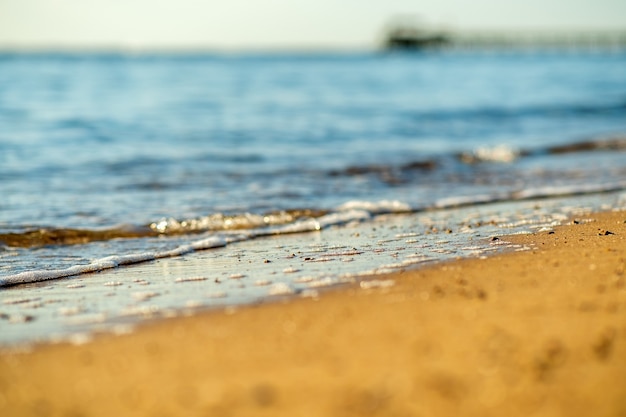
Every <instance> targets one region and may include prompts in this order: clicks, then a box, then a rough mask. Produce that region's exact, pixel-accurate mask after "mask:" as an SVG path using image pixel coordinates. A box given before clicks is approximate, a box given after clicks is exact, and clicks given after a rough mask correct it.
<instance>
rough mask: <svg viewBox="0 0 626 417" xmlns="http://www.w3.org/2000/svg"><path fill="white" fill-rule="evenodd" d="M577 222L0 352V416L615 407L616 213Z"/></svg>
mask: <svg viewBox="0 0 626 417" xmlns="http://www.w3.org/2000/svg"><path fill="white" fill-rule="evenodd" d="M585 218H587V219H588V218H593V219H594V221H592V222H579V223H580V224H572V225H568V226H564V227H559V228H557V229H556V231H555V232H554V233H553V234H548V233H542V234H537V235H529V236H518V237H515V238H514V239H513V238H507V240H515V241H517V242H519V243H521V244H525V245H533V246H532V247H533V249H534V250H528V251H520V252H514V253H510V254H505V255H498V256H495V257H493V258H490V259H487V260H479V259H475V260H464V261H457V262H452V263H447V264H443V265H437V266H434V267H432V268H429V269H422V270H416V271H409V272H403V273H399V274H395V275H389V276H385V277H377V278H376V279H378V280H393V281H394V282H395V285H393V286H391V287H387V288H374V289H362V288H351V289H347V290H339V291H333V292H330V293H326V294H323V295H322V296H321V297H320V298H319V299H317V300H313V299H297V300H291V301H287V302H279V303H275V304H268V305H261V306H256V307H246V308H241V309H239V310H237V311H236V312H235V313H234V314H232V313H226V312H208V313H205V314H200V315H197V316H194V317H187V318H176V319H171V320H166V321H161V322H158V323H153V324H149V325H145V326H143V327H141V328H140V329H138V330H137V331H136V332H134V333H132V334H129V335H123V336H113V335H105V336H100V337H98V338H96V340H95V341H94V342H91V343H87V344H85V345H80V346H74V345H69V344H60V345H47V346H38V347H36V348H35V349H34V350H33V351H32V352H29V353H15V352H9V351H5V352H3V353H1V354H0V416H31V415H32V416H47V415H50V416H107V417H112V416H122V415H129V416H155V417H156V416H481V417H482V416H494V417H495V416H497V417H504V416H626V276H625V273H624V271H625V269H626V240H625V237H626V224H625V223H624V222H625V221H626V213H625V212H619V213H605V214H598V215H592V216H586V217H585ZM581 220H582V219H581Z"/></svg>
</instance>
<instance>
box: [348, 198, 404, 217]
mask: <svg viewBox="0 0 626 417" xmlns="http://www.w3.org/2000/svg"><path fill="white" fill-rule="evenodd" d="M338 210H339V211H347V210H359V211H366V212H369V213H371V214H383V213H403V212H408V211H412V207H411V206H410V205H409V204H407V203H405V202H402V201H398V200H381V201H348V202H347V203H344V204H342V205H340V206H339V207H338Z"/></svg>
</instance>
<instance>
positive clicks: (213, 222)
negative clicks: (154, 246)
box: [150, 209, 327, 234]
mask: <svg viewBox="0 0 626 417" xmlns="http://www.w3.org/2000/svg"><path fill="white" fill-rule="evenodd" d="M325 214H327V212H326V211H325V210H316V209H292V210H281V211H274V212H269V213H265V214H254V213H243V214H232V215H227V214H223V213H215V214H211V215H209V216H204V217H198V218H193V219H186V220H177V219H173V218H168V219H163V220H160V221H158V222H155V223H152V224H150V229H151V230H153V231H155V232H157V233H159V234H183V233H199V232H207V231H222V230H247V229H256V228H260V227H267V226H275V225H282V224H288V223H292V222H294V221H296V220H299V219H303V218H317V217H320V216H323V215H325Z"/></svg>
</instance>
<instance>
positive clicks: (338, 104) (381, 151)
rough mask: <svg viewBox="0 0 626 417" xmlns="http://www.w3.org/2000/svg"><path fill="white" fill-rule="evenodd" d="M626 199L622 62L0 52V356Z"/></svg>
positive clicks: (545, 55) (445, 254)
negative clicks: (6, 347)
mask: <svg viewBox="0 0 626 417" xmlns="http://www.w3.org/2000/svg"><path fill="white" fill-rule="evenodd" d="M625 191H626V51H620V50H610V51H602V50H596V51H580V50H578V51H572V50H569V51H559V50H529V49H525V50H500V51H498V50H474V51H472V50H461V51H459V50H442V51H431V52H422V53H385V52H372V53H353V54H350V53H319V54H312V53H311V54H295V53H289V54H287V53H285V54H278V53H276V54H182V53H181V54H147V53H143V54H115V53H111V54H104V53H99V54H96V53H94V54H89V53H65V54H61V53H38V54H35V53H33V54H20V53H5V54H0V345H1V344H11V343H17V342H24V341H39V340H52V339H54V338H55V337H59V338H62V337H65V336H67V335H76V334H81V335H83V336H84V334H85V332H87V334H89V333H90V332H93V331H94V329H96V330H97V329H100V328H102V329H105V330H108V329H110V328H111V326H113V325H115V326H119V325H120V323H122V324H128V323H132V322H133V320H136V319H135V318H131V319H129V318H128V317H141V318H145V317H153V316H155V315H156V316H166V315H176V314H179V313H180V312H181V311H187V310H189V309H192V310H194V309H202V308H211V307H214V306H224V305H226V306H233V305H238V304H242V303H249V302H258V301H259V300H266V299H272V297H275V296H283V295H290V294H291V295H294V294H296V295H298V294H303V295H308V296H315V293H314V292H311V291H312V289H313V288H319V287H323V286H326V285H335V284H337V285H340V284H341V283H342V282H344V281H345V280H346V277H348V278H353V277H355V276H365V275H368V274H371V273H377V272H381V271H388V270H395V269H398V268H403V267H411V266H412V265H415V264H419V263H421V262H428V261H432V260H442V259H449V258H452V257H465V256H483V255H484V254H485V253H486V252H487V251H490V250H496V249H497V247H496V246H494V244H493V242H489V240H488V239H487V238H488V237H489V236H491V235H497V234H506V233H517V232H524V231H530V230H533V228H535V229H537V228H542V227H551V226H553V225H554V224H557V223H558V222H559V221H563V220H564V219H566V218H567V217H568V216H571V215H576V214H580V215H584V213H585V212H586V211H589V210H599V209H612V208H623V207H625V206H626V193H625ZM477 230H479V231H478V232H477ZM246 257H248V258H246ZM330 260H333V261H336V262H330ZM296 261H298V263H297V264H294V262H296ZM312 261H319V262H312ZM322 261H324V262H322ZM270 266H271V268H273V269H268V268H270ZM263 268H265V270H264V269H263ZM379 284H380V285H387V284H384V283H379ZM364 285H367V284H364ZM374 285H378V284H374ZM194 311H195V310H194ZM112 323H113V324H112ZM98 326H100V327H98ZM107 326H108V327H107ZM115 328H116V329H119V328H120V327H115ZM122 328H125V327H122Z"/></svg>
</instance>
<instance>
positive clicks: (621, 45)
mask: <svg viewBox="0 0 626 417" xmlns="http://www.w3.org/2000/svg"><path fill="white" fill-rule="evenodd" d="M382 46H383V47H384V48H385V49H389V50H421V49H438V48H453V49H490V48H499V49H507V48H511V49H518V48H529V49H544V48H545V49H549V48H557V49H575V50H576V49H584V50H596V49H597V50H607V49H615V50H624V49H626V29H624V30H577V31H564V30H559V31H557V30H552V31H551V30H534V31H531V30H491V31H487V30H485V31H479V30H451V29H437V28H433V27H430V26H424V25H420V24H418V23H416V22H415V21H412V20H406V19H405V20H399V21H396V22H395V23H393V24H390V25H388V26H387V28H386V29H385V31H384V39H383V41H382Z"/></svg>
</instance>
